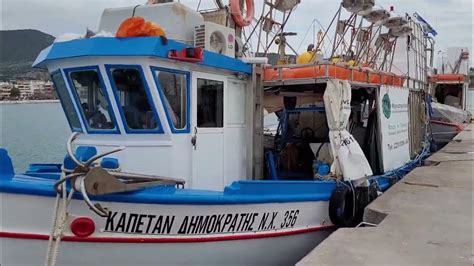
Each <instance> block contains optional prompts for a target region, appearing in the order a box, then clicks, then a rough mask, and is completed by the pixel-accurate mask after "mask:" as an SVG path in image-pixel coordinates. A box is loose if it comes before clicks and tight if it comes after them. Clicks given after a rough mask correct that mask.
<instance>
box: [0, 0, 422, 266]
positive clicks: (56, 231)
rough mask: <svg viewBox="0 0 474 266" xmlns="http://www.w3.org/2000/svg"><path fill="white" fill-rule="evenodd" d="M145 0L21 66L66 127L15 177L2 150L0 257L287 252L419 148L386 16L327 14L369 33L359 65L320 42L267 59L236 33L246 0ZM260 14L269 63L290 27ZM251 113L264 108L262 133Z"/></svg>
mask: <svg viewBox="0 0 474 266" xmlns="http://www.w3.org/2000/svg"><path fill="white" fill-rule="evenodd" d="M150 2H151V3H149V4H147V5H142V6H135V7H126V8H110V9H106V10H105V11H104V12H103V15H102V18H101V21H100V26H99V31H98V33H88V34H87V35H86V36H80V37H79V38H71V35H69V36H64V37H62V38H61V37H60V38H58V40H57V41H56V42H55V43H54V44H53V45H51V46H50V47H48V48H46V49H45V50H44V51H42V52H41V54H40V55H39V56H38V58H37V60H36V62H35V63H34V66H35V67H38V68H43V69H47V71H48V72H49V73H50V74H51V79H52V81H53V82H54V85H55V89H56V92H57V94H58V96H59V98H60V101H61V105H62V108H63V110H64V113H65V116H66V118H67V121H68V123H69V126H70V128H71V131H72V132H73V133H72V135H71V136H70V138H69V139H68V140H67V145H66V147H67V152H66V153H65V157H64V162H63V163H61V164H31V165H30V167H29V169H28V170H27V171H26V172H25V173H22V174H17V173H15V171H14V167H13V162H12V160H11V158H10V157H9V155H8V152H7V151H6V150H5V149H0V200H1V202H2V204H1V205H0V215H1V216H0V217H1V219H0V228H1V229H0V246H2V249H1V251H2V254H1V257H2V259H1V262H2V265H5V266H9V265H38V264H41V263H43V262H44V263H45V265H56V264H57V265H97V264H99V263H100V264H104V265H112V264H113V265H157V264H158V265H191V264H192V265H292V264H295V263H296V262H297V261H298V260H299V259H301V258H302V257H303V256H304V255H305V254H307V253H308V252H309V251H310V250H311V249H313V248H314V247H315V246H316V245H318V244H319V243H320V242H321V241H322V240H323V239H325V238H326V237H327V236H328V235H329V234H330V233H331V232H333V231H334V230H335V229H336V228H337V227H347V226H356V225H358V224H359V223H360V222H361V220H362V214H363V209H364V207H365V206H366V205H367V204H368V203H369V202H370V201H372V200H373V199H375V198H376V197H377V196H378V195H379V194H381V193H383V191H385V190H387V189H388V188H389V187H390V186H391V185H392V184H393V183H395V182H396V181H397V180H398V179H400V178H401V177H402V176H403V175H404V174H406V173H407V172H408V171H410V170H411V169H413V168H414V167H416V166H418V165H420V164H421V163H422V161H423V159H424V158H425V157H426V156H427V151H428V150H429V142H428V140H427V135H426V132H427V129H426V128H427V127H426V125H427V123H428V121H427V120H426V121H423V120H420V119H419V117H423V116H425V114H427V113H428V111H427V110H428V105H429V104H428V103H427V101H426V100H425V97H424V95H425V90H426V87H425V85H426V82H424V81H423V80H414V79H413V77H412V76H410V75H408V76H405V75H402V74H399V73H398V74H397V73H393V72H391V71H390V68H389V65H390V63H387V58H391V57H392V53H394V52H395V50H394V49H392V48H394V45H395V43H396V42H397V40H400V42H401V43H403V42H406V40H405V39H404V38H403V37H402V36H393V35H386V34H383V33H382V34H380V31H382V29H383V27H384V26H383V23H382V24H381V25H380V26H377V25H374V23H373V22H370V24H369V26H364V27H363V28H358V30H356V31H352V30H348V28H350V25H355V24H356V23H355V20H358V19H360V20H361V21H362V19H363V16H362V15H358V13H356V12H348V13H349V15H350V17H351V18H350V20H351V21H352V22H350V23H352V24H350V25H349V22H348V21H349V20H347V21H346V22H344V23H345V24H344V23H343V24H344V25H345V26H340V27H339V29H341V27H342V29H343V31H337V32H339V33H337V34H338V35H336V37H337V38H336V39H338V40H340V39H341V38H343V37H344V36H343V35H344V34H347V33H349V34H357V33H358V32H359V30H360V32H364V33H370V34H368V35H364V36H363V37H364V38H361V39H358V40H359V41H357V42H355V40H356V39H357V38H355V36H354V38H353V40H354V43H353V45H352V46H353V48H354V49H357V51H356V52H357V53H352V54H351V55H352V57H351V60H354V59H355V61H358V62H360V63H356V64H351V65H350V64H348V63H346V62H345V61H344V58H345V57H346V55H347V54H348V51H345V52H343V51H339V49H341V47H342V46H338V45H336V44H335V45H334V51H333V53H332V55H331V56H327V57H326V58H327V60H325V61H311V62H308V64H305V65H291V64H287V65H268V64H266V59H265V58H256V57H252V56H251V55H249V54H248V53H245V51H243V49H242V46H241V45H242V44H243V47H246V46H247V41H245V40H244V39H243V38H241V36H239V34H238V32H239V31H242V29H243V28H244V27H246V26H247V25H249V24H251V23H253V19H252V18H253V1H246V2H247V14H246V16H244V14H242V12H241V8H237V9H236V7H239V5H238V2H239V1H230V2H231V7H232V8H231V9H232V12H230V11H229V9H227V8H225V7H222V8H221V6H223V5H222V3H221V1H217V2H218V6H219V8H218V9H217V10H215V11H214V12H209V11H206V12H198V11H196V10H195V9H192V8H189V7H187V6H185V5H182V4H180V3H178V2H169V1H164V2H167V3H154V2H163V1H150ZM344 2H347V1H344ZM356 2H357V3H356ZM359 2H361V3H362V5H364V6H367V7H363V8H362V9H364V8H371V6H373V5H367V3H365V4H364V1H355V3H354V4H353V5H351V8H354V10H357V12H360V10H362V9H361V8H359V7H357V5H358V3H359ZM368 2H373V1H368ZM298 3H299V1H271V3H265V4H264V8H267V9H271V10H272V12H281V14H289V13H291V12H292V11H293V10H294V9H295V8H296V7H297V5H298ZM359 4H360V3H359ZM343 12H345V10H344V5H341V7H340V9H339V11H338V15H337V16H339V18H340V20H339V21H340V22H341V21H343V19H342V17H341V14H344V13H343ZM381 18H382V17H381ZM383 19H387V18H386V17H383ZM404 21H405V20H404ZM228 22H231V23H228ZM264 22H265V23H264ZM273 22H274V21H273ZM273 22H272V21H271V20H269V19H268V17H265V16H264V17H262V18H260V20H259V25H257V26H255V28H259V27H261V31H260V32H267V31H265V30H268V23H270V24H271V23H273ZM406 23H407V24H409V26H410V27H411V28H412V30H413V34H416V36H417V38H414V39H413V40H414V41H416V42H419V43H417V45H418V46H416V47H421V43H424V44H426V43H427V42H426V35H425V34H424V33H423V27H422V26H421V25H420V24H419V23H417V22H415V21H414V20H411V19H410V18H406ZM264 24H266V25H264ZM361 24H362V22H361ZM228 25H232V27H228ZM274 25H279V29H278V31H277V32H276V33H275V32H274V33H273V36H274V38H275V39H276V38H280V39H279V40H280V41H279V42H278V46H279V51H280V52H283V54H280V56H281V58H280V62H282V61H284V60H286V59H285V58H284V57H285V55H284V51H285V49H284V48H285V47H284V46H285V45H286V43H285V41H284V36H290V35H285V34H283V33H284V31H283V30H284V25H285V23H274ZM339 25H342V24H341V23H339ZM404 26H405V25H404ZM270 28H273V26H272V27H270ZM328 29H329V28H328ZM254 32H259V31H258V30H255V31H254ZM110 33H113V34H112V35H110ZM267 33H268V34H270V31H268V32H267ZM350 36H352V35H350ZM346 37H347V36H346ZM366 37H368V39H367V38H366ZM267 39H270V40H271V38H267ZM275 39H273V40H272V41H271V42H273V41H274V40H275ZM323 39H324V38H323ZM371 40H372V41H371ZM375 43H376V44H375ZM318 45H319V44H318ZM239 46H240V48H239ZM268 47H269V46H268ZM345 47H346V48H347V47H349V46H347V45H346V46H345ZM371 47H372V48H371ZM374 47H375V48H377V50H374V49H373V48H374ZM281 48H283V49H281ZM379 48H380V49H379ZM408 50H409V49H405V50H404V51H408ZM426 50H427V49H425V48H423V49H422V50H420V51H423V52H424V51H426ZM371 51H372V52H371ZM374 51H376V53H374ZM420 51H418V53H413V50H410V51H408V53H409V54H408V56H414V57H415V58H416V56H418V57H420V56H426V55H425V54H420V53H419V52H420ZM265 52H266V51H265ZM336 53H339V55H337V54H336ZM336 57H337V58H339V59H338V60H339V61H338V62H335V61H334V59H335V58H336ZM314 58H316V57H314ZM364 58H365V59H364ZM381 58H382V59H381ZM403 58H407V54H405V55H404V57H403ZM380 59H381V60H382V61H383V63H381V62H382V61H381V60H380ZM362 61H364V63H362ZM388 61H390V60H388ZM421 61H423V60H417V62H421ZM416 69H417V70H420V69H426V68H422V67H418V68H416ZM419 76H420V77H422V76H423V75H422V74H421V73H420V75H419ZM264 110H266V111H264ZM265 112H267V113H276V114H277V117H278V129H277V130H276V133H275V134H274V136H273V139H272V140H271V142H273V144H274V145H271V147H267V148H264V145H263V142H264V141H263V135H264V129H263V122H262V121H263V117H264V113H265ZM45 126H47V125H45Z"/></svg>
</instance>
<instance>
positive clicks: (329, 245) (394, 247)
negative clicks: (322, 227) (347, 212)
mask: <svg viewBox="0 0 474 266" xmlns="http://www.w3.org/2000/svg"><path fill="white" fill-rule="evenodd" d="M473 130H474V126H473V124H470V125H469V126H467V127H466V130H465V131H463V132H461V133H460V134H459V135H458V136H457V137H456V138H455V139H454V140H453V141H452V142H451V143H449V144H448V145H447V146H446V147H444V148H443V149H442V150H440V151H438V152H437V153H435V154H433V155H432V156H431V157H429V158H428V160H427V162H426V165H427V166H424V167H419V168H417V169H415V170H414V171H412V172H411V173H410V174H409V175H407V176H406V177H405V178H404V179H402V180H401V181H400V182H398V183H397V184H395V185H394V186H393V187H392V188H390V189H389V190H388V191H387V192H386V193H384V194H383V195H382V196H380V197H379V198H377V199H376V200H375V201H374V202H372V203H371V204H370V205H369V206H367V208H366V210H365V213H364V221H365V222H367V223H373V224H377V226H376V227H359V228H342V229H339V230H337V231H336V232H334V233H333V234H332V235H331V236H329V237H328V238H327V239H326V240H325V241H323V243H321V244H320V245H319V246H318V247H316V248H315V249H314V250H313V251H311V252H310V253H309V254H308V255H307V256H306V257H305V258H303V259H302V260H301V261H300V262H299V263H298V264H297V265H299V266H304V265H352V266H356V265H440V266H441V265H442V266H445V265H469V266H472V265H474V246H473V239H474V218H473V214H474V198H473V195H474V186H473V179H474V131H473Z"/></svg>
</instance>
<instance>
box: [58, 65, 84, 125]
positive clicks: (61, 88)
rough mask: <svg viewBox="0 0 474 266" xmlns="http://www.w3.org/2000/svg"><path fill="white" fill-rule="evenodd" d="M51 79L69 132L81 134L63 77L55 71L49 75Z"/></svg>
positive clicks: (77, 117)
mask: <svg viewBox="0 0 474 266" xmlns="http://www.w3.org/2000/svg"><path fill="white" fill-rule="evenodd" d="M51 79H52V80H53V84H54V87H55V88H56V92H57V93H58V96H59V100H60V101H61V105H62V107H63V109H64V113H65V114H66V118H67V120H68V122H69V126H70V127H71V130H72V131H79V132H81V131H82V127H81V122H80V121H79V116H78V115H77V113H76V110H75V109H74V104H73V102H72V99H71V97H70V95H69V92H68V90H67V87H66V82H64V78H63V75H62V74H61V72H59V71H57V72H55V73H53V74H52V75H51Z"/></svg>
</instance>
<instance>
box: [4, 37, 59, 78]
mask: <svg viewBox="0 0 474 266" xmlns="http://www.w3.org/2000/svg"><path fill="white" fill-rule="evenodd" d="M53 41H54V37H53V36H51V35H49V34H46V33H44V32H41V31H38V30H6V31H0V80H2V79H3V80H4V79H14V78H41V79H44V78H47V76H48V75H47V74H45V72H44V71H41V70H37V69H33V68H32V67H31V64H33V62H34V60H35V59H36V57H37V56H38V54H39V53H40V52H41V50H43V49H44V48H46V47H48V46H49V45H51V44H52V43H53Z"/></svg>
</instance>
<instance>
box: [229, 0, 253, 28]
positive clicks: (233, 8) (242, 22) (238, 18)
mask: <svg viewBox="0 0 474 266" xmlns="http://www.w3.org/2000/svg"><path fill="white" fill-rule="evenodd" d="M245 3H246V5H247V13H246V15H245V18H244V17H243V15H242V11H241V6H240V3H239V0H230V13H231V14H232V18H233V19H234V21H235V24H237V25H238V26H239V27H242V28H243V27H246V26H248V25H250V23H252V20H253V16H254V15H255V6H254V2H253V0H246V1H245Z"/></svg>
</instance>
